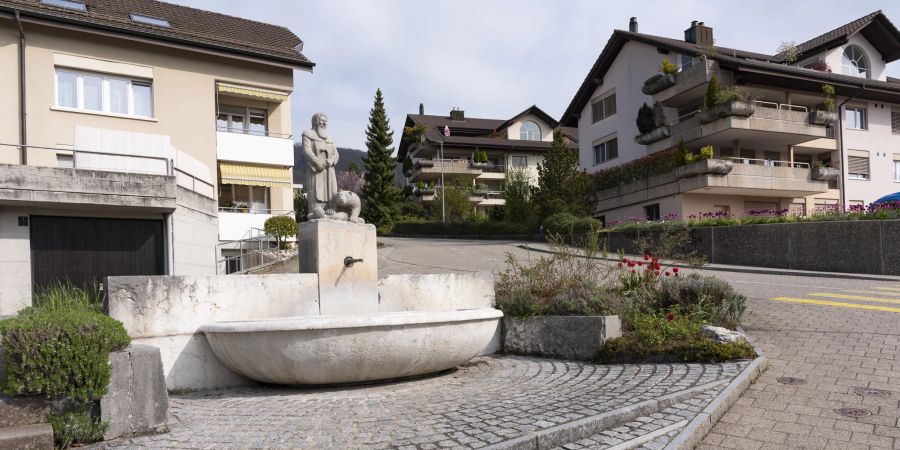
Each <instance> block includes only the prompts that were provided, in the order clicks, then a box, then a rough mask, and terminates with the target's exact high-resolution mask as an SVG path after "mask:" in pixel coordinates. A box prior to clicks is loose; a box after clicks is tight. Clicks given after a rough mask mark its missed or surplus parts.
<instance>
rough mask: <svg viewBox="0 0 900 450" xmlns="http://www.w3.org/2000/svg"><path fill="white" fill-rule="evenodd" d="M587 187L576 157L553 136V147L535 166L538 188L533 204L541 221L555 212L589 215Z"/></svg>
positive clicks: (558, 134) (558, 135)
mask: <svg viewBox="0 0 900 450" xmlns="http://www.w3.org/2000/svg"><path fill="white" fill-rule="evenodd" d="M589 190H590V183H589V180H588V177H587V174H585V173H584V172H582V171H581V170H579V168H578V154H577V153H575V150H573V149H571V148H569V146H568V145H566V141H565V138H564V137H563V134H562V132H561V131H559V130H557V131H555V132H553V143H552V144H551V145H550V150H548V151H547V153H546V155H544V161H543V162H542V163H540V164H538V186H537V191H536V192H535V195H534V202H535V204H536V206H537V207H538V209H539V212H540V214H541V217H547V216H549V215H551V214H554V213H558V212H567V213H570V214H574V215H576V216H584V215H588V214H590V202H589V199H588V196H589Z"/></svg>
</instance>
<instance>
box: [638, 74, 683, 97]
mask: <svg viewBox="0 0 900 450" xmlns="http://www.w3.org/2000/svg"><path fill="white" fill-rule="evenodd" d="M672 86H675V75H666V74H662V73H658V74H656V75H653V76H652V77H650V78H648V79H647V81H645V82H644V86H642V87H641V92H643V93H644V94H646V95H653V94H656V93H657V92H661V91H663V90H664V89H666V88H670V87H672Z"/></svg>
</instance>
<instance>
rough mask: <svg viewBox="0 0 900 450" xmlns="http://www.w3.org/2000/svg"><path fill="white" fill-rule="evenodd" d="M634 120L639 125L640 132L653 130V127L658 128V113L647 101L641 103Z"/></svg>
mask: <svg viewBox="0 0 900 450" xmlns="http://www.w3.org/2000/svg"><path fill="white" fill-rule="evenodd" d="M634 122H635V124H636V125H637V127H638V132H639V133H641V134H646V133H649V132H651V131H653V129H654V128H656V114H655V113H654V111H653V108H651V107H650V105H648V104H646V103H644V104H643V105H641V107H640V108H639V109H638V115H637V118H636V119H635V120H634Z"/></svg>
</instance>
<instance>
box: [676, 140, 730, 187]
mask: <svg viewBox="0 0 900 450" xmlns="http://www.w3.org/2000/svg"><path fill="white" fill-rule="evenodd" d="M714 153H715V149H714V148H713V146H711V145H707V146H706V147H703V148H701V149H700V151H699V152H698V153H697V154H694V153H691V151H690V150H688V149H687V146H685V145H684V141H682V142H680V143H679V144H678V150H677V153H676V159H677V161H678V164H679V166H678V167H676V168H675V170H674V175H675V178H676V179H678V180H682V179H685V178H691V177H696V176H699V175H727V174H728V173H730V172H731V170H732V169H734V162H732V161H729V160H723V159H714V158H713V155H714Z"/></svg>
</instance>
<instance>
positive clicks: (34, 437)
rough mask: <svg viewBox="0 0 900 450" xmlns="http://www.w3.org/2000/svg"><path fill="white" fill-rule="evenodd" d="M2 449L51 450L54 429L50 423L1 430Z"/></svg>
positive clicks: (0, 441)
mask: <svg viewBox="0 0 900 450" xmlns="http://www.w3.org/2000/svg"><path fill="white" fill-rule="evenodd" d="M0 448H3V449H7V448H8V449H16V450H51V449H53V448H55V447H54V446H53V427H51V426H50V424H49V423H42V424H38V425H26V426H21V427H12V428H0Z"/></svg>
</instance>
